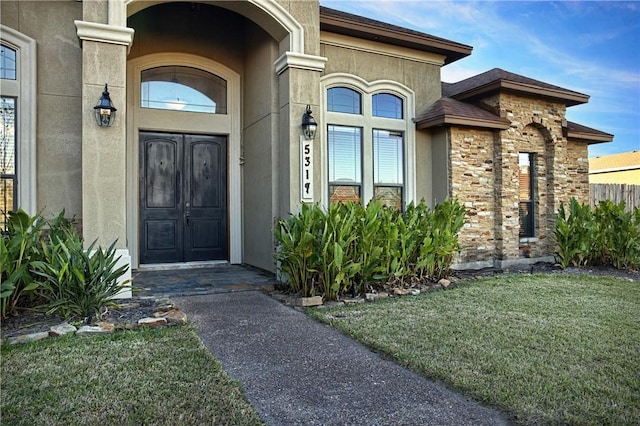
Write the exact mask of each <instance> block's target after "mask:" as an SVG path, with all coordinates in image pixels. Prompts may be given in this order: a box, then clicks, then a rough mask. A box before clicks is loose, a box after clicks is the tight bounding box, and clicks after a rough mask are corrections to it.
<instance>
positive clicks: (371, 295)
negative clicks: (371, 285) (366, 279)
mask: <svg viewBox="0 0 640 426" xmlns="http://www.w3.org/2000/svg"><path fill="white" fill-rule="evenodd" d="M364 300H366V301H367V302H374V301H376V300H378V293H365V294H364Z"/></svg>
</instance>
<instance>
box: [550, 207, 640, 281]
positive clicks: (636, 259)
mask: <svg viewBox="0 0 640 426" xmlns="http://www.w3.org/2000/svg"><path fill="white" fill-rule="evenodd" d="M554 235H555V240H556V244H557V251H556V262H557V263H558V264H559V265H560V266H561V267H563V268H566V267H568V266H572V265H573V266H587V265H610V266H613V267H615V268H617V269H630V268H638V267H640V210H639V209H638V208H635V209H634V211H633V212H629V211H627V209H626V207H625V203H624V201H623V202H620V203H618V204H615V203H613V202H611V201H608V200H607V201H601V202H600V203H599V204H598V205H597V206H596V207H595V208H594V209H593V210H592V209H591V208H590V207H589V206H588V205H585V204H580V203H579V202H578V201H577V200H576V199H575V198H572V199H571V200H570V201H569V211H566V209H565V206H564V204H561V205H560V208H559V209H558V214H557V215H556V223H555V232H554Z"/></svg>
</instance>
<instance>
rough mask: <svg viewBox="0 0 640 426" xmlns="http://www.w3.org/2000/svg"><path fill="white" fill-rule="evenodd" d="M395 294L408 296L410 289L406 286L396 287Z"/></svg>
mask: <svg viewBox="0 0 640 426" xmlns="http://www.w3.org/2000/svg"><path fill="white" fill-rule="evenodd" d="M393 294H394V295H396V296H406V295H407V294H409V290H407V289H406V288H394V289H393Z"/></svg>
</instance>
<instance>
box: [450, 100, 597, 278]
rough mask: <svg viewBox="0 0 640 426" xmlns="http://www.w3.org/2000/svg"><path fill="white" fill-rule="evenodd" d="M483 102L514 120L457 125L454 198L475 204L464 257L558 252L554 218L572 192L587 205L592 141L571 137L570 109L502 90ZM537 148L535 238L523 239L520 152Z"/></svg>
mask: <svg viewBox="0 0 640 426" xmlns="http://www.w3.org/2000/svg"><path fill="white" fill-rule="evenodd" d="M480 106H482V107H483V108H485V109H490V110H492V111H493V112H494V113H496V114H499V115H500V116H501V117H503V118H506V119H508V120H510V121H511V127H510V128H509V129H507V130H503V131H491V130H488V129H474V128H462V127H452V128H451V129H450V146H451V157H450V161H451V167H450V170H451V174H450V176H449V178H450V188H451V196H452V197H456V196H457V197H458V199H459V200H460V201H461V202H462V203H463V204H464V205H465V207H466V208H467V212H468V213H467V223H466V224H465V227H464V228H463V230H462V231H461V233H460V242H461V245H462V247H463V249H462V252H461V253H460V256H459V258H458V262H461V263H470V262H485V263H486V262H487V261H491V260H493V261H494V262H495V264H496V266H502V265H505V264H508V263H509V262H510V261H512V262H517V261H521V260H522V259H523V258H542V257H547V256H552V255H553V252H554V242H553V231H554V223H555V219H554V215H555V213H556V212H557V210H558V207H559V206H560V203H561V202H564V203H567V202H568V201H569V199H570V198H571V197H576V198H577V199H578V200H579V201H580V202H587V201H588V197H589V185H588V180H589V176H588V167H589V166H588V153H587V145H586V144H584V143H579V142H573V141H572V142H569V141H567V139H566V137H565V136H564V134H563V128H562V125H563V123H564V122H565V113H566V106H565V105H564V104H561V103H557V102H551V101H546V100H542V99H533V98H526V97H522V96H516V95H513V94H509V93H500V94H497V95H495V96H492V97H487V98H485V99H484V100H483V101H482V102H481V104H480ZM521 152H522V153H525V152H526V153H535V154H536V157H535V170H534V173H535V180H534V191H535V199H536V203H535V207H534V209H535V237H534V238H526V239H525V238H523V239H521V238H520V236H519V230H520V223H519V208H518V206H519V198H520V197H519V186H520V180H519V178H520V173H519V170H520V168H519V162H518V160H519V155H518V154H519V153H521Z"/></svg>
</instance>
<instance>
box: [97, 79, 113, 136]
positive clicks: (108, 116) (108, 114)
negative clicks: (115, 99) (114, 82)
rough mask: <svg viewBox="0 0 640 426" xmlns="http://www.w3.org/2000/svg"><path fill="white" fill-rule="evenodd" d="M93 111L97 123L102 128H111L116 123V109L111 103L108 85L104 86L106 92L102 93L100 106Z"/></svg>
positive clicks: (99, 101)
mask: <svg viewBox="0 0 640 426" xmlns="http://www.w3.org/2000/svg"><path fill="white" fill-rule="evenodd" d="M93 111H94V113H95V117H96V123H98V126H100V127H111V126H112V125H113V123H114V121H116V111H117V109H116V107H114V106H113V103H112V102H111V97H110V96H109V90H108V89H107V84H106V83H105V85H104V91H103V92H102V96H101V97H100V99H99V100H98V105H96V106H94V107H93Z"/></svg>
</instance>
